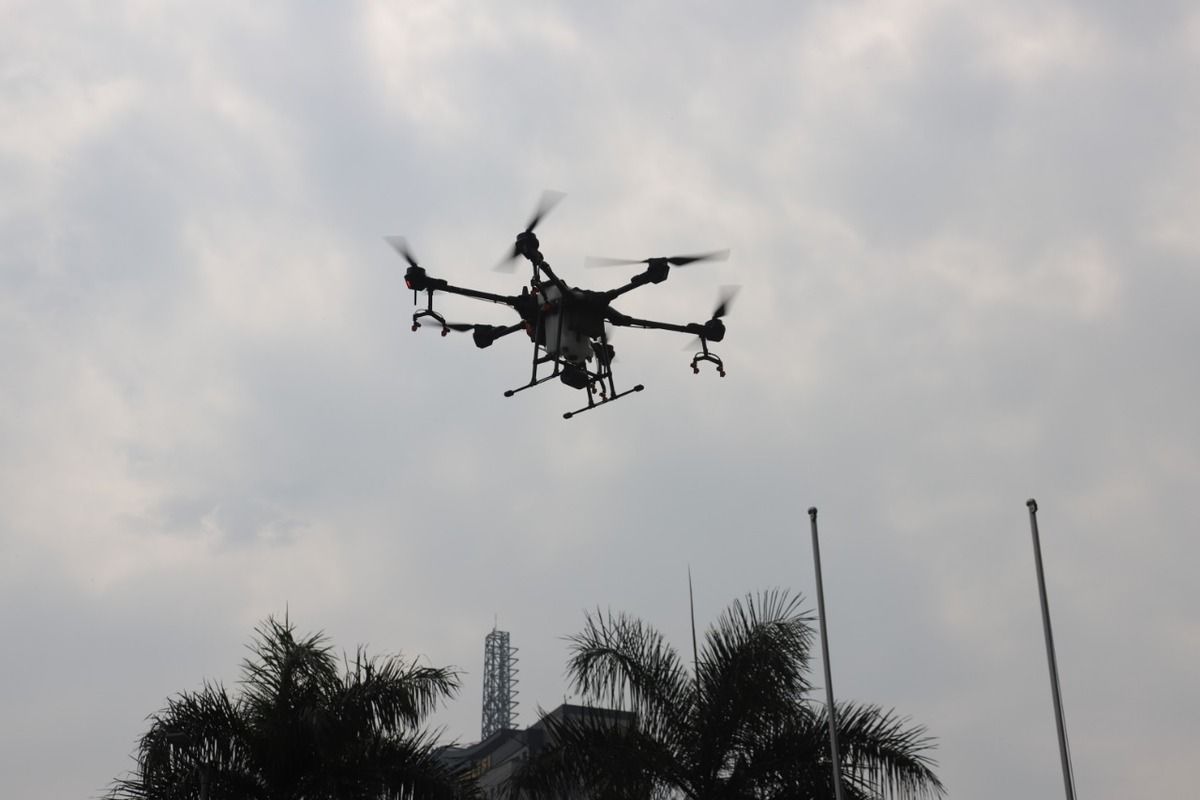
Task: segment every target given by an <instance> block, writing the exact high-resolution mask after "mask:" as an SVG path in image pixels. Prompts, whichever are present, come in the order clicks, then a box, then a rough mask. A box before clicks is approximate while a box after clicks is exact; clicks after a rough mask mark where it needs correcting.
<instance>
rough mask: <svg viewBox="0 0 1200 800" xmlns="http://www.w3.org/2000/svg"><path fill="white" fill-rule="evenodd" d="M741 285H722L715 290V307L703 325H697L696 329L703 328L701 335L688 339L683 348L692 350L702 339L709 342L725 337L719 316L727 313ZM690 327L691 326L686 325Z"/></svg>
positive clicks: (723, 325)
mask: <svg viewBox="0 0 1200 800" xmlns="http://www.w3.org/2000/svg"><path fill="white" fill-rule="evenodd" d="M741 288H742V287H741V286H722V287H721V288H720V289H719V290H718V292H717V307H716V308H714V309H713V312H712V316H711V317H709V319H708V322H706V323H704V325H702V326H700V325H698V326H697V329H698V330H703V335H702V336H697V337H696V338H695V339H689V340H688V343H687V344H685V345H684V346H683V349H684V350H694V349H696V345H697V344H701V345H702V342H703V341H704V340H707V341H710V342H719V341H721V340H722V339H724V338H725V323H723V322H721V321H720V320H721V317H723V316H725V315H726V314H728V313H729V309H730V308H731V307H732V306H733V298H735V297H737V293H738V292H739V291H741ZM688 327H689V328H691V327H692V326H690V325H689V326H688Z"/></svg>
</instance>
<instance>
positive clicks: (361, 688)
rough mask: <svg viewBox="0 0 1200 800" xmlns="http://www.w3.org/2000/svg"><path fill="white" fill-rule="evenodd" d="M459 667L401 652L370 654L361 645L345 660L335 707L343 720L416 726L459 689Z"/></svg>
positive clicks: (387, 727) (389, 728) (386, 728)
mask: <svg viewBox="0 0 1200 800" xmlns="http://www.w3.org/2000/svg"><path fill="white" fill-rule="evenodd" d="M458 676H459V673H458V671H457V670H454V669H450V668H444V667H431V666H429V667H427V666H421V664H420V663H419V662H418V661H416V660H413V661H411V662H407V663H406V662H405V661H403V660H402V659H401V658H400V657H399V656H392V657H387V658H378V657H370V656H368V655H367V653H366V651H365V650H364V649H363V648H361V647H360V648H359V649H358V652H357V653H356V654H355V658H354V662H353V664H348V665H347V669H346V673H345V676H344V677H343V679H342V684H341V687H340V689H339V692H338V695H337V699H336V708H337V713H338V715H339V717H340V718H341V719H342V722H343V724H350V725H354V726H371V727H377V728H378V729H379V730H381V731H383V732H385V733H388V734H393V733H396V732H397V731H400V730H403V729H406V728H410V727H415V726H417V725H420V724H421V723H422V722H423V721H424V719H425V718H426V717H427V716H429V714H431V713H433V712H434V711H435V710H436V709H437V708H438V707H439V706H440V705H441V704H442V703H443V702H444V701H446V700H448V699H450V698H452V697H454V695H455V694H457V692H458V689H459V686H460V682H459V678H458Z"/></svg>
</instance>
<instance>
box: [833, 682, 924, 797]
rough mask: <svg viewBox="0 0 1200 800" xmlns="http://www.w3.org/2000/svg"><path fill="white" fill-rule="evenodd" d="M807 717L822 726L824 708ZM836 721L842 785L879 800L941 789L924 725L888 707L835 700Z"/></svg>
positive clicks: (921, 795) (921, 794)
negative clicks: (885, 708)
mask: <svg viewBox="0 0 1200 800" xmlns="http://www.w3.org/2000/svg"><path fill="white" fill-rule="evenodd" d="M813 721H814V723H815V724H816V725H818V726H820V727H821V728H822V729H826V730H827V729H828V725H829V722H828V716H827V714H826V712H825V710H824V709H822V710H821V711H820V712H819V713H818V714H816V715H815V716H814V718H813ZM837 722H838V744H839V749H840V755H841V757H842V774H843V776H844V777H845V780H846V782H847V783H848V784H853V785H855V786H858V787H859V788H860V789H862V790H863V791H864V792H866V793H867V794H868V795H869V796H871V797H877V798H880V800H887V798H937V797H941V796H942V794H944V793H945V787H944V786H943V785H942V782H941V781H940V780H939V779H938V777H937V775H936V774H934V771H933V768H934V767H935V766H936V765H937V763H936V762H935V761H934V760H933V758H932V757H931V756H930V751H931V750H932V749H933V747H934V746H935V744H936V740H935V739H934V738H933V737H931V736H930V735H929V733H928V731H927V730H926V729H925V727H924V726H922V725H916V724H913V723H912V722H911V721H910V720H909V719H908V718H907V717H901V716H899V715H897V714H896V713H895V712H894V711H884V710H883V709H882V708H880V707H879V706H875V705H867V704H857V703H839V704H838V705H837Z"/></svg>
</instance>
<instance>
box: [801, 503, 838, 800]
mask: <svg viewBox="0 0 1200 800" xmlns="http://www.w3.org/2000/svg"><path fill="white" fill-rule="evenodd" d="M808 518H809V520H810V521H811V525H812V547H813V564H814V566H815V567H816V572H817V614H818V616H819V617H820V623H821V658H822V660H823V661H824V662H825V702H826V707H827V708H828V710H829V748H830V752H831V753H832V756H833V793H834V797H835V800H842V770H841V766H842V760H841V758H840V756H839V755H838V736H837V712H836V710H835V709H834V705H833V673H832V671H831V670H830V668H829V634H828V632H827V630H826V626H825V588H824V586H823V584H822V583H821V545H820V543H819V542H818V541H817V508H816V506H813V507H812V508H810V509H809V510H808Z"/></svg>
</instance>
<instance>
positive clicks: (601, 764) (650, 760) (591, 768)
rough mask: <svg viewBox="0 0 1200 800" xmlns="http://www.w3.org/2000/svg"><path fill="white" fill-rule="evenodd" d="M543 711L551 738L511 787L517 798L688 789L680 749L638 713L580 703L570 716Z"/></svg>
mask: <svg viewBox="0 0 1200 800" xmlns="http://www.w3.org/2000/svg"><path fill="white" fill-rule="evenodd" d="M541 716H542V723H541V724H542V726H543V729H544V731H545V739H546V742H545V744H544V745H543V747H542V748H541V749H540V750H539V751H538V753H537V755H536V756H534V757H533V758H531V759H530V760H529V761H528V762H526V763H525V764H524V765H523V766H522V767H521V768H520V769H519V770H518V771H517V772H516V773H515V774H514V775H513V777H512V778H511V779H510V780H509V781H508V784H507V786H506V788H505V791H506V793H507V796H508V797H509V798H511V799H512V800H516V798H528V800H554V799H555V798H559V797H564V796H565V797H570V796H583V795H587V796H588V797H593V798H597V800H610V799H611V800H645V799H646V798H650V797H659V796H665V795H666V794H667V793H668V792H670V791H672V790H675V791H679V790H682V791H683V792H684V793H685V794H690V791H689V789H690V786H689V784H688V776H687V775H686V774H684V773H683V772H681V771H680V769H679V762H678V759H677V754H676V753H675V752H674V751H673V750H672V749H671V748H670V747H669V746H667V745H666V744H665V743H664V742H663V741H661V740H660V739H658V738H657V737H655V736H653V735H650V734H648V733H647V732H646V731H644V730H643V729H641V728H640V727H639V726H638V725H637V724H636V721H635V720H633V719H625V720H621V719H614V717H613V715H612V712H611V711H609V710H606V709H595V708H587V709H579V710H576V711H575V713H574V715H572V716H569V717H566V718H558V717H553V716H547V715H545V714H543V715H541Z"/></svg>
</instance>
